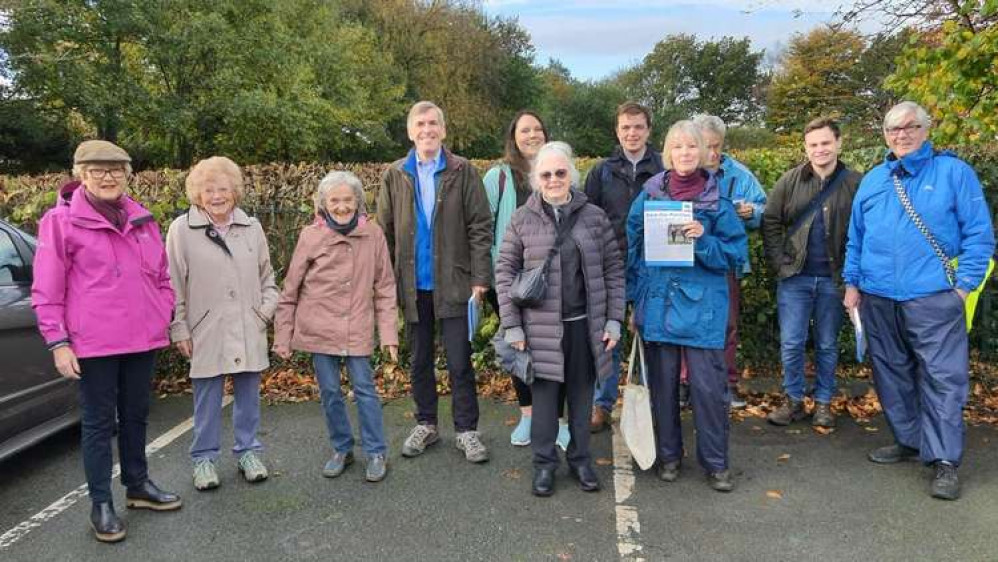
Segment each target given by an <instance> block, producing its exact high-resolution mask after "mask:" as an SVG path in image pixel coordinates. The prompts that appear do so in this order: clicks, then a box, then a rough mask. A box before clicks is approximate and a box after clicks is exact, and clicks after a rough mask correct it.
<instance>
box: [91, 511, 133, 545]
mask: <svg viewBox="0 0 998 562" xmlns="http://www.w3.org/2000/svg"><path fill="white" fill-rule="evenodd" d="M90 526H91V527H93V529H94V536H95V537H96V538H97V540H99V541H100V542H118V541H120V540H123V539H124V538H125V524H124V523H122V522H121V519H119V518H118V514H117V513H115V512H114V506H113V505H111V502H100V503H95V504H94V505H93V507H92V508H90Z"/></svg>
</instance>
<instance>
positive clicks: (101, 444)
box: [80, 351, 156, 503]
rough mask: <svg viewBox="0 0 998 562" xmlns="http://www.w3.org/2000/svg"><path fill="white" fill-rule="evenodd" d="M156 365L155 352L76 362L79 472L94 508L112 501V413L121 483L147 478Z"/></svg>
mask: <svg viewBox="0 0 998 562" xmlns="http://www.w3.org/2000/svg"><path fill="white" fill-rule="evenodd" d="M155 365H156V352H155V351H146V352H143V353H127V354H123V355H108V356H105V357H89V358H85V359H84V358H81V359H80V369H81V371H82V372H81V373H80V406H81V413H82V418H83V423H82V428H83V431H82V442H83V443H82V444H83V446H82V448H83V469H84V471H85V472H86V474H87V487H88V489H89V490H90V499H91V500H92V501H93V502H94V503H102V502H109V501H111V468H112V464H114V463H113V458H112V454H111V435H112V433H114V418H115V414H116V413H117V417H118V456H119V458H120V459H121V483H122V484H124V485H125V487H126V488H134V487H137V486H140V485H142V484H143V483H144V482H145V481H146V480H147V479H148V478H149V476H148V465H147V462H146V423H147V421H148V418H149V386H150V384H149V383H150V381H151V380H152V373H153V370H154V368H155Z"/></svg>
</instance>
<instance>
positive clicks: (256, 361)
mask: <svg viewBox="0 0 998 562" xmlns="http://www.w3.org/2000/svg"><path fill="white" fill-rule="evenodd" d="M242 194H243V176H242V173H241V172H240V170H239V166H237V165H236V164H235V162H233V161H232V160H229V159H228V158H225V157H219V156H215V157H212V158H208V159H206V160H202V161H201V162H198V163H197V164H196V165H195V166H194V167H193V168H191V171H190V173H189V174H188V176H187V198H188V199H189V200H190V202H191V208H190V210H188V211H187V213H186V214H184V215H182V216H180V217H178V218H177V219H176V220H174V221H173V223H172V224H171V225H170V230H169V232H168V233H167V235H166V246H167V254H168V255H169V258H170V279H171V281H172V283H173V290H174V293H175V295H176V309H175V311H174V315H173V323H172V324H171V325H170V339H171V340H172V341H173V342H174V344H175V345H176V347H177V349H178V350H179V351H180V353H181V354H183V355H184V357H187V358H188V359H190V361H191V371H190V376H191V380H192V382H193V386H194V442H193V443H192V444H191V450H190V453H191V459H192V460H193V461H194V487H195V488H196V489H198V490H208V489H211V488H215V487H217V486H218V485H219V477H218V471H217V470H216V468H215V463H216V461H217V460H218V456H219V434H220V432H221V425H222V394H223V392H224V386H225V375H227V374H228V375H231V376H232V382H233V389H234V394H235V396H234V405H233V409H232V422H233V428H234V433H235V444H234V446H233V448H232V451H233V453H235V455H236V456H237V457H238V459H239V462H238V466H239V472H241V473H242V475H243V477H244V478H245V479H246V480H247V481H249V482H259V481H261V480H265V479H266V478H267V468H266V466H265V465H264V464H263V462H262V461H261V459H260V451H261V450H262V449H263V445H262V444H261V443H260V441H259V440H258V439H257V430H258V428H259V426H260V372H261V371H263V370H264V369H266V368H267V367H268V366H269V362H268V360H267V324H268V323H269V322H270V320H271V318H273V315H274V310H275V308H276V307H277V295H278V290H277V285H276V284H275V282H274V270H273V268H272V267H271V266H270V251H269V249H268V248H267V239H266V237H265V236H264V233H263V228H262V227H261V226H260V223H259V222H258V221H257V220H256V219H254V218H251V217H249V216H247V215H246V213H245V212H243V211H242V209H240V208H239V207H238V206H237V205H238V204H239V201H240V200H241V199H242Z"/></svg>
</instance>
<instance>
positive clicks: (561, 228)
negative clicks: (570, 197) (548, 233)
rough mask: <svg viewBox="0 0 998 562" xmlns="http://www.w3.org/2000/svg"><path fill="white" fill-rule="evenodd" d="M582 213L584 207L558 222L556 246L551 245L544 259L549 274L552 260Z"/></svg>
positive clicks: (545, 271) (555, 238)
mask: <svg viewBox="0 0 998 562" xmlns="http://www.w3.org/2000/svg"><path fill="white" fill-rule="evenodd" d="M581 214H582V209H578V210H576V211H575V212H574V213H572V214H571V215H569V216H567V217H565V218H563V219H561V221H559V222H558V225H557V228H558V235H557V236H555V237H554V246H551V250H550V251H549V252H548V257H547V258H546V259H545V260H544V273H545V274H547V271H548V268H549V267H551V260H553V259H554V256H555V255H556V254H557V253H558V249H559V248H561V245H562V244H563V243H564V242H565V237H566V236H568V233H569V232H571V231H572V228H573V227H574V226H575V221H577V220H579V215H581Z"/></svg>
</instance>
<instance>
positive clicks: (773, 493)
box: [766, 490, 783, 500]
mask: <svg viewBox="0 0 998 562" xmlns="http://www.w3.org/2000/svg"><path fill="white" fill-rule="evenodd" d="M766 497H767V498H769V499H771V500H782V499H783V492H781V491H779V490H767V491H766Z"/></svg>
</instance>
